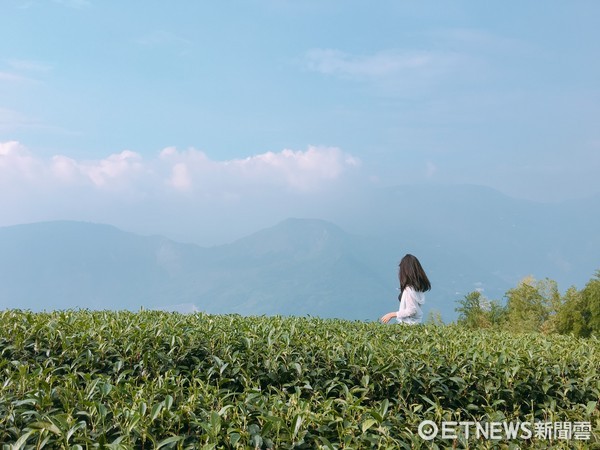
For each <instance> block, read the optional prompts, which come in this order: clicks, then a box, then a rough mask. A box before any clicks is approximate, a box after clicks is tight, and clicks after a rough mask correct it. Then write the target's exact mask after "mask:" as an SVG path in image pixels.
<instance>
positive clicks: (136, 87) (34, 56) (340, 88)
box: [0, 0, 600, 244]
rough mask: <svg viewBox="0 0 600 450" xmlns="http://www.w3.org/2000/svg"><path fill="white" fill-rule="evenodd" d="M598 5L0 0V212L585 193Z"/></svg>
mask: <svg viewBox="0 0 600 450" xmlns="http://www.w3.org/2000/svg"><path fill="white" fill-rule="evenodd" d="M599 21H600V3H599V2H597V1H577V0H575V1H570V2H564V1H546V2H517V1H509V2H480V1H475V0H472V1H455V2H445V1H430V2H402V1H395V0H394V1H392V0H382V1H377V2H367V1H354V0H305V1H304V0H294V1H292V0H248V1H243V2H235V3H233V2H228V1H218V2H217V1H205V2H197V1H191V0H187V1H184V0H182V1H178V2H163V1H152V0H145V1H141V0H139V1H128V2H121V1H107V0H104V1H99V0H3V1H2V2H1V3H0V23H1V24H2V25H1V26H0V226H5V225H12V224H17V223H26V222H34V221H42V220H56V219H69V220H88V221H95V222H103V223H111V224H114V225H117V226H121V227H123V228H126V229H129V230H132V231H138V232H144V233H159V234H161V233H162V234H166V235H168V236H170V237H173V238H176V239H179V240H185V241H194V242H198V243H201V244H216V243H222V242H226V241H230V240H232V239H234V238H235V237H239V234H242V233H246V232H248V231H249V230H251V229H257V228H260V227H264V226H269V225H272V224H273V222H274V221H277V220H282V219H284V218H285V217H288V216H302V215H312V216H317V215H319V214H321V213H323V214H325V213H326V212H327V211H330V210H331V209H332V208H335V205H336V203H337V202H343V201H347V198H348V193H352V192H358V191H364V190H368V189H370V188H375V189H377V188H385V187H386V186H394V185H400V184H413V183H416V184H419V183H431V184H441V185H444V184H447V183H451V184H454V183H467V184H479V185H485V186H489V187H492V188H494V189H497V190H499V191H501V192H502V193H504V194H506V195H509V196H512V197H516V198H523V199H528V200H535V201H543V202H555V201H569V200H572V199H576V198H585V197H588V196H593V195H598V194H600V181H598V179H599V178H598V175H597V174H598V173H600V123H599V122H600V27H598V26H597V25H598V23H599Z"/></svg>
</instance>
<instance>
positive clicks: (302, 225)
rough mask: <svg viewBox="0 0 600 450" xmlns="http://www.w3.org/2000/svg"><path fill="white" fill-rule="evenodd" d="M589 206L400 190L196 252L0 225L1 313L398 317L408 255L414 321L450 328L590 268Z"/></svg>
mask: <svg viewBox="0 0 600 450" xmlns="http://www.w3.org/2000/svg"><path fill="white" fill-rule="evenodd" d="M599 200H600V199H598V198H596V199H590V200H588V201H585V202H583V201H582V202H570V203H562V204H540V203H533V202H526V201H519V200H515V199H512V198H510V197H506V196H503V195H502V194H500V193H498V192H496V191H493V190H490V189H485V188H480V187H476V186H453V187H448V186H445V187H435V186H433V187H431V186H429V187H419V186H406V187H398V188H395V189H389V190H383V191H379V192H378V193H377V195H369V196H367V195H365V196H364V197H362V198H360V197H354V198H353V199H352V201H349V202H348V203H347V209H346V210H345V211H344V210H343V209H341V213H337V216H335V217H331V218H330V219H334V220H335V222H336V223H338V224H340V225H341V227H340V226H337V225H335V224H334V223H332V222H331V221H324V220H317V219H288V220H285V221H283V222H281V223H279V224H277V225H275V226H273V227H271V228H267V229H264V230H260V231H258V232H256V233H254V234H252V235H249V236H247V237H244V238H242V239H239V240H237V241H235V242H233V243H231V244H228V245H221V246H216V247H209V248H204V247H199V246H196V245H192V244H181V243H177V242H174V241H172V240H169V239H167V238H164V237H160V236H139V235H136V234H133V233H129V232H124V231H121V230H119V229H117V228H115V227H112V226H108V225H99V224H92V223H82V222H67V221H64V222H46V223H35V224H27V225H17V226H12V227H3V228H0V274H1V275H0V276H1V277H2V278H1V282H0V308H23V309H33V310H42V309H59V308H60V309H64V308H92V309H104V308H106V309H132V310H136V309H139V308H140V307H144V308H163V309H171V310H178V311H184V312H188V311H194V310H201V311H207V312H211V313H240V314H244V315H247V314H268V315H271V314H281V315H312V316H320V317H340V318H347V319H361V320H362V319H366V320H376V319H377V318H378V317H379V316H380V315H382V314H383V313H385V312H388V311H391V310H393V309H395V308H397V306H398V301H397V298H396V297H397V291H396V287H397V286H398V280H397V265H398V262H399V260H400V258H401V257H402V256H403V255H404V254H406V253H413V254H415V255H417V256H418V257H419V259H420V260H421V262H422V263H423V266H424V267H425V269H426V271H427V273H428V275H429V278H430V279H431V281H432V285H433V289H432V291H431V292H429V293H428V294H427V297H426V298H427V301H426V305H425V314H427V313H428V312H429V311H431V310H433V309H435V310H437V311H439V312H441V314H442V315H443V317H444V319H446V320H452V319H454V317H455V312H454V308H455V306H456V301H457V300H458V299H460V298H462V296H464V295H465V294H467V293H468V292H471V291H473V290H475V289H481V290H483V292H484V294H485V295H486V296H488V297H489V298H493V299H502V297H503V295H504V293H505V292H506V290H507V289H509V288H511V287H514V286H515V285H516V283H517V282H518V281H519V280H520V279H521V278H523V277H524V276H526V275H529V274H532V275H534V276H535V277H537V278H545V277H549V278H552V279H555V280H556V281H558V283H559V287H560V288H561V289H562V290H565V289H566V288H567V287H569V286H570V285H572V284H575V285H577V286H578V287H582V286H583V284H585V282H586V281H588V280H589V279H590V278H591V277H592V275H593V273H594V272H595V270H597V269H599V268H600V258H599V256H598V255H600V238H599V234H598V232H597V230H598V229H600V220H599V215H600V213H599V211H600V208H599V206H600V201H599Z"/></svg>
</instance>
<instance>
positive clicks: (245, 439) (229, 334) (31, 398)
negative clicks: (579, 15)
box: [0, 310, 600, 449]
mask: <svg viewBox="0 0 600 450" xmlns="http://www.w3.org/2000/svg"><path fill="white" fill-rule="evenodd" d="M0 356H1V359H0V383H1V384H0V442H1V443H2V445H3V446H2V447H1V448H2V449H19V448H20V449H38V448H52V449H54V448H71V449H85V448H111V449H117V448H125V449H129V448H136V449H155V448H164V449H168V448H171V449H192V448H199V449H203V448H206V449H213V448H214V449H217V448H232V449H235V448H241V449H246V448H274V449H286V448H298V449H304V448H306V449H313V448H324V449H332V448H352V449H357V448H365V449H367V448H390V449H395V448H407V449H410V448H431V447H432V443H433V446H434V448H435V446H436V445H437V446H439V447H440V448H446V447H453V446H454V447H456V448H465V447H467V446H470V448H516V447H517V446H520V447H534V448H545V447H547V448H557V447H558V448H590V447H592V448H593V446H595V445H599V444H598V438H599V436H600V414H599V411H598V398H599V395H600V378H599V377H598V368H599V367H600V346H599V345H598V340H597V339H596V338H591V339H577V338H573V337H568V336H559V335H552V336H544V335H541V334H514V333H513V334H510V333H507V332H502V331H484V330H479V331H469V330H467V329H465V328H462V327H459V326H456V325H449V326H433V325H426V326H416V327H407V326H395V325H391V326H383V325H381V324H378V323H365V322H358V321H356V322H350V321H343V320H324V319H317V318H310V317H309V318H298V317H296V318H282V317H265V316H262V317H242V316H237V315H235V316H225V315H223V316H212V315H206V314H193V315H181V314H176V313H165V312H157V311H141V312H137V313H132V312H90V311H86V310H82V311H70V310H69V311H58V312H52V313H31V312H27V311H14V310H6V311H3V312H0ZM423 420H431V421H433V422H434V423H436V424H438V425H440V426H441V423H442V421H456V422H460V421H481V422H485V421H487V422H490V421H500V422H501V421H509V422H510V421H512V422H517V421H520V422H535V421H543V422H553V423H554V422H571V423H575V422H588V423H590V424H591V431H590V433H589V440H575V439H571V440H568V441H567V440H560V439H558V440H550V439H540V438H535V437H532V438H531V439H528V440H522V439H516V440H501V441H494V440H485V439H479V440H477V439H475V438H474V437H473V436H471V437H470V438H469V439H465V438H464V436H459V437H457V438H456V439H450V440H449V439H442V438H441V436H440V435H438V436H437V437H436V438H435V439H434V440H433V441H431V442H428V441H425V440H423V439H422V438H421V437H420V436H419V434H418V427H419V424H420V423H421V422H422V421H423Z"/></svg>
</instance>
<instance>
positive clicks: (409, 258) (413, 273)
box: [398, 254, 431, 298]
mask: <svg viewBox="0 0 600 450" xmlns="http://www.w3.org/2000/svg"><path fill="white" fill-rule="evenodd" d="M398 279H399V280H400V295H399V296H398V298H401V297H402V291H404V288H405V287H406V286H410V287H412V288H413V289H414V290H415V291H419V292H425V291H428V290H430V289H431V283H430V282H429V278H427V275H426V274H425V271H424V270H423V267H422V266H421V263H420V262H419V260H418V259H417V258H416V256H413V255H410V254H408V255H405V256H404V258H402V260H401V261H400V265H399V269H398Z"/></svg>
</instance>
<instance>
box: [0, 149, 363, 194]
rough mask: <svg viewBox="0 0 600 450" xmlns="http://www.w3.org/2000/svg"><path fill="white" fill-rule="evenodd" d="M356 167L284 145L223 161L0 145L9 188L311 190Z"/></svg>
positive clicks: (347, 159)
mask: <svg viewBox="0 0 600 450" xmlns="http://www.w3.org/2000/svg"><path fill="white" fill-rule="evenodd" d="M359 165H360V161H359V160H358V159H357V158H355V157H353V156H351V155H347V154H345V153H344V152H342V151H341V150H340V149H339V148H336V147H315V146H310V147H308V149H306V150H297V151H295V150H290V149H284V150H282V151H280V152H266V153H262V154H259V155H254V156H249V157H247V158H243V159H231V160H224V161H217V160H212V159H210V158H209V157H208V155H206V153H204V152H202V151H199V150H196V149H193V148H191V149H188V150H185V151H179V150H177V149H176V148H174V147H168V148H165V149H163V150H162V151H161V152H160V153H159V155H158V157H155V158H150V159H145V158H144V157H143V156H142V155H140V154H139V153H136V152H133V151H131V150H124V151H121V152H120V153H114V154H111V155H109V156H107V157H106V158H103V159H98V160H87V161H86V160H76V159H73V158H70V157H68V156H65V155H55V156H53V157H51V158H50V159H42V158H40V157H37V156H35V155H34V154H33V153H32V152H31V151H30V150H29V149H28V148H27V147H25V146H24V145H22V144H20V143H19V142H17V141H9V142H4V143H0V183H1V184H2V185H5V186H6V187H8V186H10V187H11V188H12V189H18V188H19V187H23V186H28V187H34V188H35V187H36V186H37V187H40V188H42V187H43V188H44V189H47V188H48V187H53V188H62V187H72V186H80V187H81V186H87V187H91V188H94V189H96V190H103V191H113V192H120V191H123V190H127V189H136V190H138V191H141V192H142V191H145V192H155V191H157V190H172V191H178V192H198V191H201V192H206V193H211V194H218V193H219V192H222V190H223V189H238V190H240V191H241V192H242V191H245V190H247V189H249V188H254V187H264V186H266V187H272V188H277V189H285V190H289V191H297V192H315V191H319V190H320V189H322V188H324V187H326V186H327V185H328V184H329V183H331V182H335V181H336V180H339V179H340V178H342V177H343V175H344V173H346V172H347V171H349V170H351V169H353V168H356V167H358V166H359Z"/></svg>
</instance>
